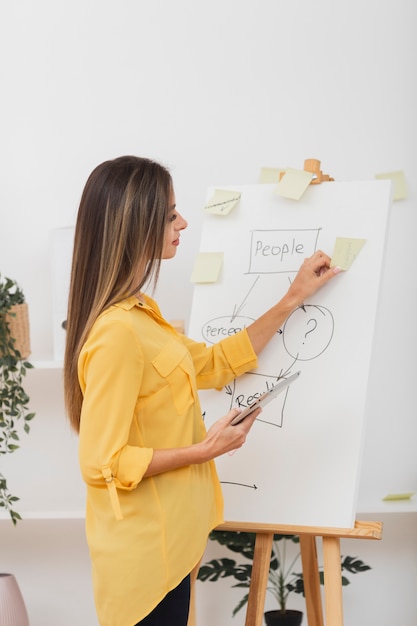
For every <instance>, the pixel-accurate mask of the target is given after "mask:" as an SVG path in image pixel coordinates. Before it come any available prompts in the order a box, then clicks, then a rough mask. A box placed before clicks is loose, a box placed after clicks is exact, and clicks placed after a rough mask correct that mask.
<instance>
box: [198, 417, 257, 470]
mask: <svg viewBox="0 0 417 626" xmlns="http://www.w3.org/2000/svg"><path fill="white" fill-rule="evenodd" d="M261 411H262V409H261V408H258V409H255V410H254V411H252V413H250V414H249V415H248V416H247V417H245V418H244V419H243V420H242V421H241V422H239V423H238V424H235V425H234V426H233V425H232V420H233V419H234V418H235V417H236V415H239V413H240V411H239V410H237V409H231V410H230V411H229V412H228V413H227V414H226V415H225V416H224V417H221V418H220V419H219V420H217V422H215V423H214V424H213V425H212V426H211V427H210V428H209V429H208V431H207V435H206V438H205V439H204V441H202V443H201V445H202V446H203V447H204V451H205V455H206V454H207V458H206V460H207V461H208V460H210V459H214V458H216V457H218V456H221V455H222V454H225V453H226V452H231V451H232V450H236V449H237V448H241V447H242V446H243V444H244V443H245V441H246V437H247V435H248V432H249V431H250V429H251V428H252V426H253V423H254V421H255V420H256V418H257V417H258V415H259V414H260V413H261Z"/></svg>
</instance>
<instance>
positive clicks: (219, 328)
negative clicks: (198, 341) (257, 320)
mask: <svg viewBox="0 0 417 626" xmlns="http://www.w3.org/2000/svg"><path fill="white" fill-rule="evenodd" d="M253 321H254V320H253V319H252V318H251V317H244V316H243V315H236V316H233V315H224V316H222V317H215V318H214V319H212V320H210V321H208V322H206V323H205V324H204V326H203V327H202V329H201V334H202V335H203V337H204V339H205V341H207V342H208V343H217V342H218V341H220V339H225V338H226V337H231V336H232V335H236V333H239V332H240V331H241V330H243V329H244V328H246V326H249V324H252V322H253Z"/></svg>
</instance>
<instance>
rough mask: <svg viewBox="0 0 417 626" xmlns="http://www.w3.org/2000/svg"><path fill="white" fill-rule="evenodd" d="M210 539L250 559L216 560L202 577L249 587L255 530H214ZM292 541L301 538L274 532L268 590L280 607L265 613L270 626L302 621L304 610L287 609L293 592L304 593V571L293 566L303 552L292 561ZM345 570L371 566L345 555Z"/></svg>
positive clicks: (244, 600)
mask: <svg viewBox="0 0 417 626" xmlns="http://www.w3.org/2000/svg"><path fill="white" fill-rule="evenodd" d="M210 539H211V540H212V541H217V542H218V543H219V544H220V545H222V546H226V547H227V548H228V549H229V550H230V551H231V552H235V553H239V554H240V555H241V556H242V557H244V558H245V559H247V561H246V562H244V563H237V562H236V561H235V560H234V559H230V558H221V559H212V560H211V561H209V562H208V563H205V564H203V565H202V566H201V567H200V570H199V572H198V576H197V578H198V580H201V581H206V580H209V581H211V582H215V581H216V580H219V579H220V578H228V577H232V578H234V579H235V580H236V581H237V583H236V584H235V585H233V587H240V588H243V589H249V586H250V580H251V574H252V562H253V554H254V549H255V539H256V535H255V533H247V532H230V531H218V530H214V531H212V532H211V533H210ZM288 543H294V544H298V543H299V537H298V536H296V535H278V534H276V535H274V541H273V544H272V553H271V564H270V569H269V585H268V587H267V590H268V591H269V592H270V593H271V594H272V595H273V596H274V597H275V599H276V601H277V605H278V607H279V608H278V609H277V610H274V611H267V612H266V613H265V621H266V624H267V626H274V625H276V626H278V625H279V626H299V625H300V624H301V621H302V617H303V614H302V612H301V611H294V610H290V609H288V608H287V599H288V596H289V594H290V593H292V592H294V593H299V594H302V595H304V581H303V574H302V572H299V571H294V569H293V568H294V567H295V565H296V563H297V562H298V560H299V558H300V551H299V550H297V551H296V553H295V556H292V558H291V559H290V561H289V563H288V562H287V545H288ZM341 569H342V571H344V570H346V571H348V572H350V573H351V574H356V573H358V572H364V571H366V570H369V569H371V568H370V567H369V565H366V564H365V563H363V561H361V560H360V559H358V558H356V557H351V556H345V557H342V560H341ZM320 582H321V583H322V584H323V583H324V575H323V571H320ZM349 583H350V581H349V580H348V578H346V576H344V575H342V585H348V584H349ZM248 596H249V592H248V593H246V594H245V595H244V597H243V598H242V599H241V600H240V602H239V603H238V604H237V606H236V607H235V608H234V610H233V616H235V615H236V613H237V612H238V611H239V610H240V609H241V608H242V607H243V606H244V605H245V604H246V603H247V601H248Z"/></svg>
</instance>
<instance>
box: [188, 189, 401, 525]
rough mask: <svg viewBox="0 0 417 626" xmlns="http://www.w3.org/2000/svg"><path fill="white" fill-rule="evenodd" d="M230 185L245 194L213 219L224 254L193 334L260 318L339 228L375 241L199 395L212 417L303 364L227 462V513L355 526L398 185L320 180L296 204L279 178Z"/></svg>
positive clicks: (196, 300)
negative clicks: (236, 374) (237, 371)
mask: <svg viewBox="0 0 417 626" xmlns="http://www.w3.org/2000/svg"><path fill="white" fill-rule="evenodd" d="M222 188H223V187H222ZM226 189H233V190H234V191H238V192H240V193H241V198H240V200H239V203H238V205H237V206H236V207H235V208H234V209H233V210H232V212H231V213H230V214H229V215H227V216H223V215H213V214H209V213H207V215H205V217H204V223H203V230H202V239H201V244H200V251H201V252H223V253H224V262H223V267H222V271H221V275H220V277H219V280H218V281H217V282H216V283H211V284H196V285H195V288H194V294H193V303H192V312H191V319H190V329H189V335H190V337H192V338H194V339H196V340H198V341H201V340H202V339H203V340H204V341H206V342H207V343H214V342H215V341H218V340H219V339H221V338H222V337H224V336H225V335H227V334H228V333H230V332H235V330H238V329H239V328H242V327H244V326H246V325H248V324H249V323H250V322H251V320H253V319H255V318H257V317H258V316H259V315H260V314H261V313H262V312H264V311H265V310H266V309H267V308H269V307H270V306H272V305H273V304H274V303H275V302H276V301H278V300H279V298H280V297H281V296H282V295H283V294H284V293H285V292H286V290H287V288H288V285H289V281H291V279H292V278H293V277H294V276H295V272H296V271H297V269H298V267H299V266H300V265H301V263H302V261H303V259H304V257H306V256H310V255H311V254H312V253H313V252H314V251H315V250H316V249H317V248H320V249H322V250H324V251H325V252H327V253H328V254H329V255H330V256H331V254H332V252H333V247H334V243H335V239H336V237H349V238H360V239H366V243H365V245H364V247H363V248H362V250H361V252H360V253H359V255H358V257H357V258H356V260H355V262H354V263H353V265H352V266H351V268H350V269H349V270H348V271H347V272H343V273H342V274H341V275H339V276H337V277H335V279H334V280H332V281H331V282H330V283H328V284H327V285H326V286H325V287H324V288H323V289H322V290H320V291H319V292H318V293H317V294H316V295H315V296H314V297H313V298H312V299H311V301H308V302H305V303H304V308H298V309H296V310H295V311H294V312H293V313H292V314H291V315H290V316H289V318H288V319H287V321H286V323H285V324H284V325H283V326H282V329H280V330H281V332H278V333H277V334H276V336H275V337H274V338H273V339H272V341H271V342H270V344H269V345H268V346H267V348H266V349H265V350H264V352H263V353H262V354H261V356H260V359H259V365H258V368H257V369H256V370H254V371H253V372H250V373H248V374H245V375H244V376H242V377H240V378H239V379H236V380H235V381H234V382H233V383H231V384H230V385H228V386H227V387H225V388H223V389H222V390H221V391H214V390H213V391H202V392H200V398H201V404H202V410H203V413H204V418H205V421H206V425H207V426H209V425H210V424H211V423H212V422H213V421H215V420H216V419H217V418H219V417H220V416H222V415H224V414H225V413H226V412H227V411H228V410H229V408H232V407H236V406H238V405H240V406H244V405H246V404H247V403H248V401H249V402H250V396H252V395H254V394H258V393H261V392H262V391H265V390H266V389H267V388H268V386H271V385H273V384H274V382H276V381H277V379H278V378H280V377H282V376H287V375H289V374H291V373H294V372H295V371H297V370H301V376H300V379H299V380H297V381H296V382H295V383H294V384H293V385H292V386H291V387H290V388H289V389H288V391H287V393H285V394H283V395H282V396H280V397H279V398H278V399H276V400H274V401H273V402H271V403H270V404H269V405H268V406H267V407H265V409H264V410H263V412H262V414H261V416H260V417H259V418H258V419H257V421H256V422H255V424H254V426H253V428H252V430H251V432H250V434H249V437H248V439H247V442H246V444H245V446H244V447H243V448H241V449H240V450H238V451H235V452H234V453H233V454H227V455H223V456H222V457H220V458H219V459H217V461H216V463H217V468H218V472H219V477H220V481H221V483H222V488H223V494H224V498H225V519H226V520H227V521H245V522H253V523H271V524H291V525H302V526H325V527H326V526H327V527H344V528H351V527H353V525H354V521H355V514H356V498H357V487H358V479H359V472H360V460H361V448H362V441H363V435H364V426H365V417H366V403H367V381H368V375H369V372H370V368H371V363H372V359H371V356H372V343H373V328H374V323H375V318H376V315H377V312H378V292H379V283H380V278H381V275H382V268H383V260H384V248H385V236H386V230H387V224H388V217H389V208H390V183H389V182H387V181H365V182H327V183H322V184H320V185H311V186H310V187H309V188H308V189H307V191H306V192H305V193H304V195H303V197H302V198H301V199H300V200H298V201H294V200H289V199H286V198H282V197H280V196H278V195H277V193H276V186H275V185H250V186H238V187H233V188H232V187H226ZM213 191H214V189H211V190H209V192H208V198H210V197H211V196H212V194H213ZM267 246H269V248H267ZM272 250H273V253H272ZM381 393H389V390H388V389H385V390H384V389H382V390H381Z"/></svg>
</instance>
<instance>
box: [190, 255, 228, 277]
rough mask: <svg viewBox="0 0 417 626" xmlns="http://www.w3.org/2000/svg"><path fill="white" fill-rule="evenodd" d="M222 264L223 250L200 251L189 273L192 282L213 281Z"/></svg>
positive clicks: (217, 275)
mask: <svg viewBox="0 0 417 626" xmlns="http://www.w3.org/2000/svg"><path fill="white" fill-rule="evenodd" d="M222 265H223V252H200V253H199V254H198V255H197V258H196V260H195V263H194V268H193V271H192V274H191V282H192V283H215V282H217V280H218V278H219V274H220V270H221V268H222Z"/></svg>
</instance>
